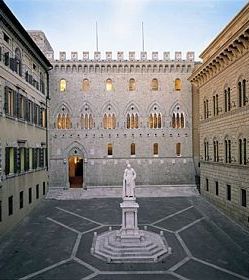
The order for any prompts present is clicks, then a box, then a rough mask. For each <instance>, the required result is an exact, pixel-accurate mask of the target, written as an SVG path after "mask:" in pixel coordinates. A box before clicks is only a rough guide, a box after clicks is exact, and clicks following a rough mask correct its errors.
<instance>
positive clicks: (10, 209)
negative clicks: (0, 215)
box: [8, 195, 13, 216]
mask: <svg viewBox="0 0 249 280" xmlns="http://www.w3.org/2000/svg"><path fill="white" fill-rule="evenodd" d="M8 206H9V216H11V215H13V195H12V196H9V199H8Z"/></svg>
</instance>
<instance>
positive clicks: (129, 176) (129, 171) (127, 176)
mask: <svg viewBox="0 0 249 280" xmlns="http://www.w3.org/2000/svg"><path fill="white" fill-rule="evenodd" d="M135 179H136V172H135V170H134V169H133V168H132V167H131V165H130V164H129V163H128V164H127V168H126V169H125V172H124V179H123V197H135Z"/></svg>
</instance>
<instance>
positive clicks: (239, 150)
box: [203, 136, 249, 165]
mask: <svg viewBox="0 0 249 280" xmlns="http://www.w3.org/2000/svg"><path fill="white" fill-rule="evenodd" d="M236 143H238V144H237V145H238V147H236V146H235V145H234V144H236ZM247 146H248V139H247V138H245V137H242V136H241V137H240V138H239V139H238V142H236V141H234V142H232V141H231V139H230V138H229V137H228V136H227V137H225V139H224V143H219V141H218V140H217V138H214V140H213V159H212V157H210V156H209V142H208V140H207V139H205V140H204V143H203V152H204V158H203V159H204V160H205V161H209V160H213V161H214V162H223V163H228V164H231V163H232V164H234V163H236V162H237V163H238V164H240V165H248V163H249V158H248V147H247ZM220 147H221V148H223V150H220ZM220 155H223V156H224V158H222V157H220ZM236 155H237V158H236Z"/></svg>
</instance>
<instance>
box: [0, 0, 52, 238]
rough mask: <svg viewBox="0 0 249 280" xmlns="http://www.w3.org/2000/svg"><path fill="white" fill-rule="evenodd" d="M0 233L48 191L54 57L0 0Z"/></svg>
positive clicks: (12, 224)
mask: <svg viewBox="0 0 249 280" xmlns="http://www.w3.org/2000/svg"><path fill="white" fill-rule="evenodd" d="M0 20H1V25H0V136H1V137H0V234H1V233H3V232H6V231H7V230H9V229H10V228H11V227H12V226H14V225H15V224H16V223H17V222H18V221H20V220H21V219H22V218H23V217H24V216H25V215H26V214H27V213H28V212H29V211H30V210H31V209H32V208H33V207H34V206H35V205H36V204H37V203H38V201H39V200H40V199H41V198H42V197H43V196H44V195H45V193H46V191H47V184H48V176H47V175H48V174H47V173H48V172H47V156H46V150H47V140H48V137H47V129H46V127H47V120H46V116H47V108H48V106H47V105H48V104H47V97H48V84H47V82H48V70H49V69H50V68H51V64H50V62H49V61H48V60H47V59H46V58H45V56H44V55H43V53H42V52H41V51H40V49H39V48H38V47H37V46H36V44H35V43H34V42H33V40H32V39H31V38H30V36H29V35H28V33H27V32H26V31H25V30H24V28H23V27H22V25H21V24H20V23H19V21H18V20H17V19H16V18H15V16H14V15H13V14H12V12H11V11H10V10H9V8H8V7H7V6H6V5H5V3H4V2H3V1H1V5H0Z"/></svg>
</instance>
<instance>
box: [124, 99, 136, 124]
mask: <svg viewBox="0 0 249 280" xmlns="http://www.w3.org/2000/svg"><path fill="white" fill-rule="evenodd" d="M125 114H126V124H125V126H126V128H127V129H137V128H139V109H138V106H137V105H136V104H134V103H131V104H129V105H128V106H127V109H126V112H125Z"/></svg>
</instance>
